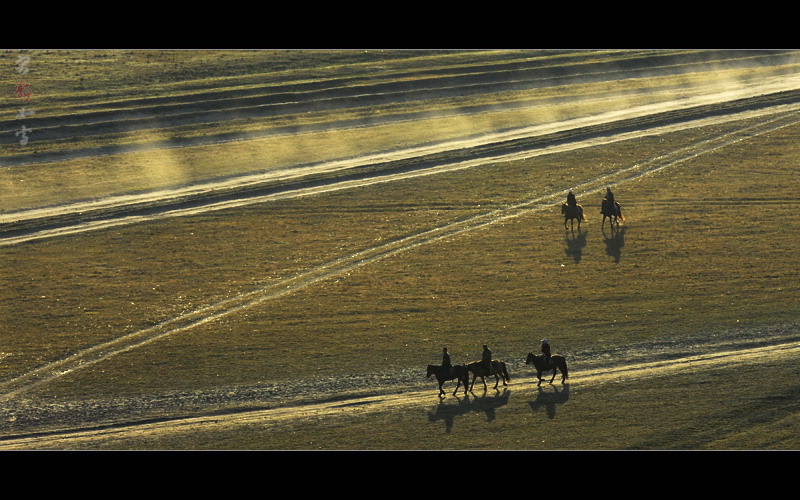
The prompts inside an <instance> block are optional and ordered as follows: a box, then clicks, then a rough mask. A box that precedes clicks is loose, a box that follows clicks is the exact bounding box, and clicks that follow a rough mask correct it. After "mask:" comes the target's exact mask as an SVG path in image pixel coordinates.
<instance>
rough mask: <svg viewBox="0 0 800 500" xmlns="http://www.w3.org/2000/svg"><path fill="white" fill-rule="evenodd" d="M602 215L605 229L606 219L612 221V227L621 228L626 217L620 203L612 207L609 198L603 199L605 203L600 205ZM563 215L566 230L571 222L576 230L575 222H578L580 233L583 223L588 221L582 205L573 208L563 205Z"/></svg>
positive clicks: (616, 202) (615, 203)
mask: <svg viewBox="0 0 800 500" xmlns="http://www.w3.org/2000/svg"><path fill="white" fill-rule="evenodd" d="M600 213H601V214H603V224H602V225H601V227H605V225H606V218H608V219H609V220H610V221H611V225H612V227H613V226H614V225H616V226H617V227H619V221H624V220H625V217H623V216H622V208H621V207H620V205H619V202H618V201H615V202H614V204H613V205H612V204H611V202H610V201H608V198H603V203H601V204H600ZM561 214H562V215H563V216H564V229H567V221H569V222H570V226H571V227H572V229H575V221H576V220H577V221H578V231H580V230H581V222H583V221H585V220H586V216H585V215H584V214H583V207H582V206H581V205H575V206H574V207H571V206H569V205H567V204H566V203H562V204H561Z"/></svg>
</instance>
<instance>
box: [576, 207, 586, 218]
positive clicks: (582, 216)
mask: <svg viewBox="0 0 800 500" xmlns="http://www.w3.org/2000/svg"><path fill="white" fill-rule="evenodd" d="M577 208H578V218H579V219H580V220H586V215H584V214H583V207H582V206H581V205H578V206H577Z"/></svg>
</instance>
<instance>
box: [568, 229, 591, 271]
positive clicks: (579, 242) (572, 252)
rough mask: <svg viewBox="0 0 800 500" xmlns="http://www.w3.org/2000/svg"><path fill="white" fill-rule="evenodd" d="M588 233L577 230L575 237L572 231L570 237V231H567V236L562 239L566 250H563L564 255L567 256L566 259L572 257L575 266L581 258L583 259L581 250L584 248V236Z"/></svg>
mask: <svg viewBox="0 0 800 500" xmlns="http://www.w3.org/2000/svg"><path fill="white" fill-rule="evenodd" d="M587 234H588V231H582V230H580V229H578V235H577V236H575V230H574V229H573V230H572V234H571V235H570V231H567V236H566V237H565V238H564V242H565V243H566V245H567V248H565V249H564V253H565V254H567V256H568V257H572V259H573V260H574V261H575V263H576V264H578V263H580V261H581V258H583V249H584V247H586V236H587Z"/></svg>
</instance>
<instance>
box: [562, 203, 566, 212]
mask: <svg viewBox="0 0 800 500" xmlns="http://www.w3.org/2000/svg"><path fill="white" fill-rule="evenodd" d="M561 213H562V214H565V213H567V204H566V203H562V204H561Z"/></svg>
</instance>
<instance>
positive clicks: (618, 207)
mask: <svg viewBox="0 0 800 500" xmlns="http://www.w3.org/2000/svg"><path fill="white" fill-rule="evenodd" d="M617 214H619V215H618V217H619V220H621V221H623V222H624V221H625V216H624V215H622V205H620V204H619V203H617Z"/></svg>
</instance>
